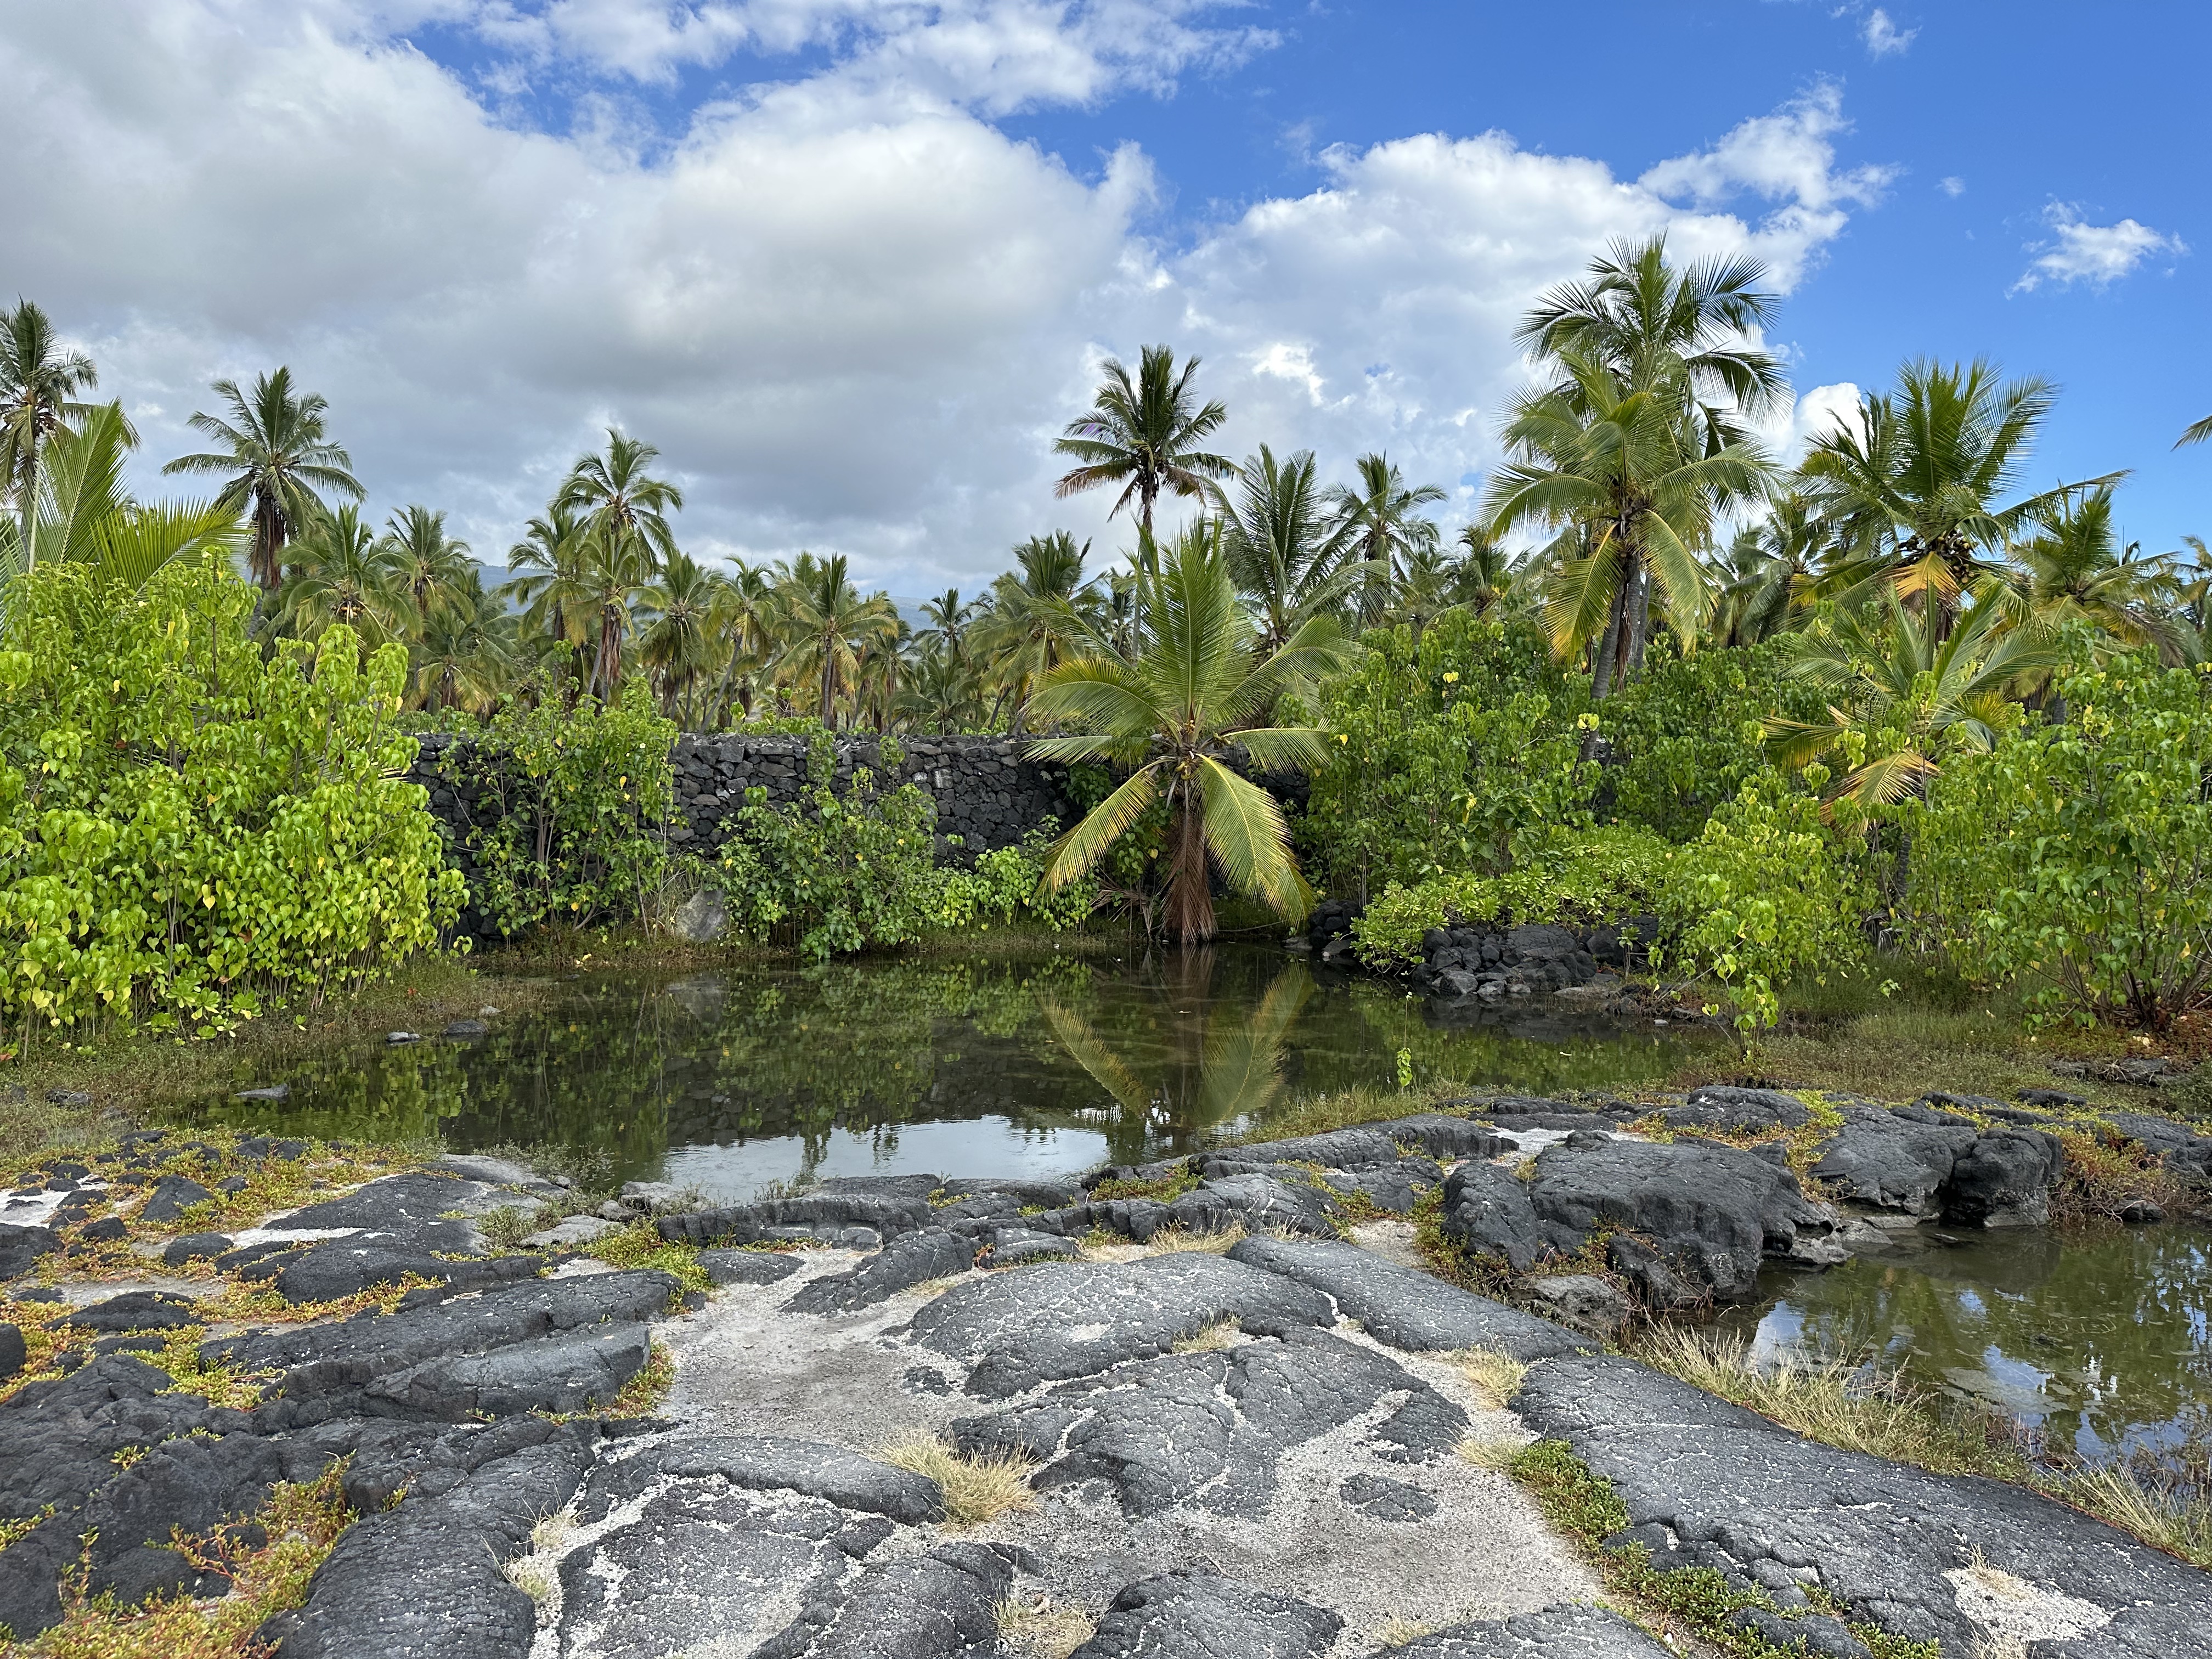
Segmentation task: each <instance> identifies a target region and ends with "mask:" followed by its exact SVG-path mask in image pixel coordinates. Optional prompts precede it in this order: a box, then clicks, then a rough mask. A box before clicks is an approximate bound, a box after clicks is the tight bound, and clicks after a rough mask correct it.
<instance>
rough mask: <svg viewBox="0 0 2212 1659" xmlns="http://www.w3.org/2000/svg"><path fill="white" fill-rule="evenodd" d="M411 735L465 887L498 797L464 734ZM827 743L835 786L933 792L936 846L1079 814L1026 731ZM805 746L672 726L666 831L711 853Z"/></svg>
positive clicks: (784, 800) (1006, 837) (792, 780)
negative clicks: (473, 847) (672, 806)
mask: <svg viewBox="0 0 2212 1659" xmlns="http://www.w3.org/2000/svg"><path fill="white" fill-rule="evenodd" d="M419 743H420V745H421V746H420V750H419V752H418V753H417V755H416V760H415V763H414V764H413V765H412V766H411V767H410V768H409V769H408V774H407V775H408V777H409V779H410V781H413V782H416V783H419V784H421V785H422V787H424V788H425V789H427V790H428V791H429V792H430V812H431V816H432V817H435V818H436V819H437V820H438V822H439V823H440V824H441V825H442V826H443V827H444V829H445V830H446V842H447V856H448V857H449V858H450V859H451V860H452V861H453V865H454V866H455V867H456V868H458V869H459V871H460V872H461V873H462V874H463V875H464V876H465V877H466V878H468V880H469V884H470V886H471V890H473V889H474V888H475V886H476V884H477V866H476V861H475V860H473V859H472V858H471V857H470V855H469V851H468V846H469V836H470V834H471V831H473V830H475V829H480V828H483V826H484V825H485V824H486V823H487V822H488V820H489V818H490V817H492V815H494V814H495V813H496V812H497V811H498V810H499V808H498V797H497V795H496V793H494V792H492V791H490V790H489V789H486V788H484V787H471V782H470V780H471V775H472V767H471V763H472V762H473V761H475V760H476V759H477V756H478V754H479V753H480V752H481V751H478V750H476V748H475V746H474V745H472V744H469V743H468V742H467V741H466V739H464V738H457V737H454V736H453V735H451V734H450V733H446V732H426V733H424V734H423V735H422V737H421V738H420V739H419ZM835 746H836V757H837V761H836V772H835V775H833V777H832V778H831V781H830V787H831V788H832V789H834V790H836V792H837V793H840V794H842V793H844V792H845V791H846V790H847V789H848V788H850V787H852V781H853V772H854V768H855V767H866V768H868V769H871V770H872V771H874V772H876V773H877V775H878V780H879V781H880V782H881V784H882V786H883V787H884V788H885V789H890V788H894V787H897V786H899V785H901V784H908V783H911V784H913V785H915V787H917V788H919V789H921V792H922V793H924V794H927V796H929V797H930V799H932V800H933V801H934V802H935V803H936V805H937V833H938V834H939V836H941V837H942V836H957V837H958V838H959V842H960V845H959V847H958V848H945V853H946V854H947V855H948V856H951V857H953V858H958V857H961V856H962V855H963V854H964V855H966V856H969V857H972V856H973V855H975V854H977V853H983V852H990V851H992V850H994V849H995V848H1000V847H1011V846H1012V845H1013V844H1015V843H1016V842H1019V841H1020V840H1021V839H1022V837H1023V836H1026V835H1028V834H1029V833H1030V831H1031V830H1032V829H1038V828H1041V827H1042V826H1043V825H1044V824H1045V823H1046V820H1048V819H1050V820H1052V821H1053V822H1054V823H1055V824H1057V825H1059V826H1060V827H1062V828H1065V827H1066V825H1068V824H1070V823H1073V822H1074V821H1075V819H1076V817H1077V816H1078V815H1079V814H1078V809H1077V807H1076V804H1075V802H1074V800H1073V799H1072V798H1071V797H1070V796H1069V794H1068V777H1067V769H1066V767H1065V766H1057V765H1053V764H1050V763H1042V762H1038V761H1033V760H1030V759H1029V758H1028V757H1026V755H1025V754H1024V750H1025V749H1026V748H1027V747H1028V743H1027V740H1026V739H1023V738H969V737H957V738H908V739H904V740H902V742H901V743H900V744H899V748H900V749H901V750H902V760H901V762H900V764H899V766H898V768H897V769H896V771H894V772H892V773H890V774H888V775H885V774H884V770H883V743H882V740H881V739H880V738H877V737H875V736H873V735H872V734H871V735H867V736H854V737H847V738H837V739H836V745H835ZM806 750H807V739H806V738H802V737H744V736H736V735H727V734H722V735H714V736H708V737H697V736H693V735H692V734H690V733H689V732H687V733H685V734H684V736H683V737H680V738H678V739H677V740H676V747H675V750H673V752H672V753H671V755H670V757H669V758H670V761H671V764H672V766H673V767H674V769H675V774H676V810H675V811H674V812H673V813H672V814H671V816H670V819H669V826H668V839H669V841H670V842H671V844H673V845H674V846H676V847H678V848H681V849H683V850H684V851H687V852H693V853H698V854H704V855H707V856H710V857H711V856H712V855H713V854H714V853H715V852H717V851H718V850H719V849H720V847H721V845H722V842H724V840H725V839H726V836H725V834H724V832H723V823H724V821H725V820H726V818H727V817H729V815H730V814H731V813H732V812H734V811H737V809H738V807H739V806H741V805H744V796H745V791H746V790H748V789H750V788H754V787H759V788H762V789H764V790H766V791H767V792H768V800H769V805H772V806H788V805H793V803H794V802H796V801H797V800H798V799H799V797H800V793H801V792H802V791H803V790H804V789H805V788H806V787H807V781H806ZM481 920H482V919H481V918H479V917H477V916H476V915H473V914H471V915H468V916H465V917H464V918H463V920H462V926H463V928H464V931H466V932H469V933H479V932H481V931H483V929H482V927H480V926H479V925H478V924H479V923H480V922H481Z"/></svg>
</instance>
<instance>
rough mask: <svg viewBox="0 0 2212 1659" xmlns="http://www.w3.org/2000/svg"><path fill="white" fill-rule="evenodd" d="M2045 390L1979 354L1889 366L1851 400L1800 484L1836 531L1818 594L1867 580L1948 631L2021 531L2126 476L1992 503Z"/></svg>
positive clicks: (2038, 414) (2034, 428)
mask: <svg viewBox="0 0 2212 1659" xmlns="http://www.w3.org/2000/svg"><path fill="white" fill-rule="evenodd" d="M2054 395H2055V393H2054V388H2053V387H2052V386H2051V384H2050V383H2049V382H2048V381H2045V380H2037V379H2033V378H2030V379H2027V380H2013V381H2010V382H2003V381H2001V380H1999V378H1998V372H1997V368H1996V365H1995V364H1993V363H1991V362H1988V361H1987V360H1986V359H1979V358H1978V359H1976V360H1975V361H1974V362H1972V363H1971V364H1968V365H1966V366H1964V367H1961V366H1960V365H1958V364H1955V363H1954V364H1952V365H1950V366H1948V367H1946V366H1944V365H1942V364H1940V363H1936V362H1929V361H1927V360H1925V359H1919V360H1916V361H1914V362H1909V363H1907V364H1905V367H1904V368H1902V369H1900V370H1899V373H1898V380H1897V389H1896V390H1895V391H1894V392H1887V393H1869V394H1868V395H1867V396H1866V397H1865V398H1863V399H1862V400H1861V401H1860V404H1859V411H1858V419H1857V422H1856V423H1847V424H1844V425H1841V426H1838V427H1836V428H1833V429H1832V430H1831V431H1829V432H1826V433H1825V434H1823V435H1820V437H1818V438H1815V439H1814V441H1813V445H1812V447H1811V448H1810V450H1808V452H1807V453H1806V456H1805V459H1804V463H1803V465H1802V466H1801V467H1800V469H1799V474H1800V477H1801V478H1802V486H1801V487H1802V489H1803V491H1804V493H1805V495H1806V496H1807V497H1808V500H1809V501H1810V502H1811V504H1812V507H1813V508H1814V511H1816V512H1818V513H1821V514H1823V515H1824V516H1826V518H1827V519H1829V520H1831V521H1832V523H1833V524H1834V525H1835V526H1836V528H1837V532H1838V543H1837V550H1836V553H1835V556H1833V558H1832V562H1831V564H1830V567H1829V568H1828V570H1827V571H1826V573H1825V574H1824V576H1823V578H1822V581H1821V591H1822V592H1824V593H1833V594H1837V595H1838V596H1841V597H1844V598H1845V599H1847V600H1849V599H1855V598H1857V596H1858V595H1859V594H1860V593H1862V592H1864V591H1865V590H1866V589H1867V588H1869V586H1875V585H1882V586H1890V587H1893V588H1895V589H1896V590H1897V592H1899V594H1900V595H1902V596H1903V597H1904V598H1905V599H1906V600H1908V601H1909V602H1910V603H1911V604H1913V605H1917V606H1919V607H1921V608H1923V609H1924V610H1925V611H1927V612H1928V614H1929V617H1930V618H1931V620H1932V621H1933V623H1934V625H1935V629H1936V636H1937V637H1938V638H1941V637H1942V635H1945V634H1947V633H1948V632H1949V631H1950V629H1951V628H1952V626H1953V625H1954V623H1956V622H1957V620H1958V618H1959V614H1960V606H1961V605H1962V603H1963V596H1964V595H1965V594H1966V591H1967V590H1968V589H1969V588H1970V587H1972V586H1974V585H1975V584H1976V583H1977V582H1980V581H1984V580H1990V579H1993V578H1996V577H1997V576H1999V575H2001V574H2002V569H2003V560H2004V558H2005V556H2006V555H2007V554H2008V552H2009V551H2010V550H2011V549H2012V546H2013V542H2014V538H2015V537H2016V536H2017V535H2018V534H2019V533H2020V532H2021V530H2022V529H2023V528H2025V527H2026V526H2028V525H2029V524H2031V523H2033V522H2036V521H2038V520H2043V519H2046V518H2048V517H2049V516H2050V515H2051V513H2056V512H2058V511H2061V510H2063V507H2064V504H2065V501H2066V499H2067V497H2068V496H2069V495H2072V494H2073V493H2075V491H2078V490H2081V489H2093V488H2095V487H2097V486H2099V485H2102V484H2111V483H2118V481H2119V480H2120V479H2122V478H2124V477H2126V476H2127V475H2126V474H2125V473H2124V472H2108V473H2106V474H2104V475H2103V476H2101V477H2095V478H2089V479H2085V480H2082V481H2081V482H2079V483H2067V484H2060V485H2058V486H2057V487H2056V488H2055V489H2046V490H2044V491H2041V492H2040V493H2039V494H2037V495H2028V496H2023V497H2021V498H2020V499H2018V500H2015V501H2001V500H2000V498H2001V497H2002V496H2004V495H2008V494H2009V493H2010V492H2011V491H2012V489H2014V488H2015V486H2016V485H2017V483H2018V482H2019V479H2020V475H2021V468H2022V466H2023V465H2024V464H2025V462H2026V461H2027V456H2028V453H2029V451H2030V450H2031V448H2032V447H2033V445H2034V442H2035V437H2036V434H2037V432H2038V430H2039V428H2041V426H2042V424H2043V422H2044V419H2045V416H2048V415H2049V414H2050V412H2051V401H2052V398H2053V396H2054Z"/></svg>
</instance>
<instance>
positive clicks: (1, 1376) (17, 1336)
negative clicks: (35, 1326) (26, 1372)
mask: <svg viewBox="0 0 2212 1659" xmlns="http://www.w3.org/2000/svg"><path fill="white" fill-rule="evenodd" d="M28 1354H29V1350H28V1349H27V1347H26V1346H25V1345H24V1341H23V1333H22V1331H21V1329H20V1328H18V1327H16V1326H14V1325H9V1324H5V1323H0V1383H4V1382H6V1381H7V1380H8V1379H9V1377H11V1376H15V1373H16V1372H17V1371H20V1370H22V1369H23V1361H24V1360H25V1359H26V1358H27V1357H28Z"/></svg>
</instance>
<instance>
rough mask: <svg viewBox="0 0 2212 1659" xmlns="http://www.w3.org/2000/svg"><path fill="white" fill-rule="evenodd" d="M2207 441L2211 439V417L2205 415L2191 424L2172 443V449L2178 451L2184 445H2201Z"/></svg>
mask: <svg viewBox="0 0 2212 1659" xmlns="http://www.w3.org/2000/svg"><path fill="white" fill-rule="evenodd" d="M2207 439H2212V415H2207V416H2205V417H2204V418H2203V420H2201V421H2194V422H2191V423H2190V425H2189V426H2188V428H2186V429H2185V430H2184V431H2183V433H2182V435H2180V436H2179V438H2176V439H2175V440H2174V441H2173V447H2175V448H2176V449H2179V448H2180V447H2182V446H2183V445H2184V444H2201V443H2203V442H2204V441H2206V440H2207Z"/></svg>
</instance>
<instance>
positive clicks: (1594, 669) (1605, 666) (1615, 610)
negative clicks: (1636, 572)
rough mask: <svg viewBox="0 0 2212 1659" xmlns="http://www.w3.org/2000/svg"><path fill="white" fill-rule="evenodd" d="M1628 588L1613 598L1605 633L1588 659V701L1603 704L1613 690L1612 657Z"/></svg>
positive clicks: (1622, 588)
mask: <svg viewBox="0 0 2212 1659" xmlns="http://www.w3.org/2000/svg"><path fill="white" fill-rule="evenodd" d="M1627 599H1628V587H1627V584H1626V583H1623V584H1622V585H1621V591H1620V592H1618V593H1616V594H1614V595H1613V604H1612V605H1611V607H1610V608H1609V609H1608V610H1607V612H1606V619H1605V633H1604V634H1603V635H1602V636H1601V637H1600V639H1599V640H1598V642H1597V653H1596V655H1595V656H1594V657H1593V658H1592V659H1590V701H1591V702H1604V701H1605V699H1606V695H1607V692H1609V691H1610V690H1612V689H1613V651H1614V648H1615V647H1617V646H1618V645H1619V644H1620V615H1621V612H1622V611H1623V610H1625V609H1626V605H1627Z"/></svg>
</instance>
